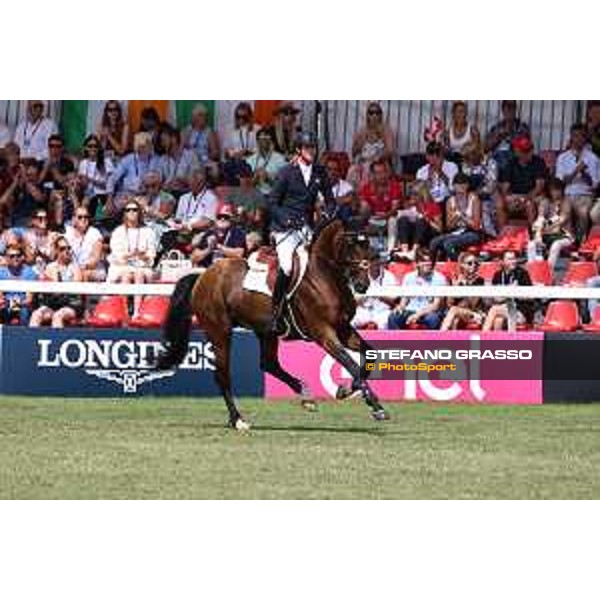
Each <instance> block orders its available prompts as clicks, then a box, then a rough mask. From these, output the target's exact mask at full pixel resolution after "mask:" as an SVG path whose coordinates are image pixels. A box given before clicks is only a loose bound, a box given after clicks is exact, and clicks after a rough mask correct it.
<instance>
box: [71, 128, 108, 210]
mask: <svg viewBox="0 0 600 600" xmlns="http://www.w3.org/2000/svg"><path fill="white" fill-rule="evenodd" d="M83 147H84V150H83V160H82V161H81V162H80V163H79V169H78V174H79V178H80V179H81V182H82V184H83V185H84V187H85V194H84V195H85V198H86V199H87V200H88V201H91V200H93V199H97V198H98V196H100V198H101V199H102V200H103V201H104V200H106V195H107V187H108V180H109V179H110V176H111V175H112V173H113V171H114V170H115V167H114V165H113V162H112V161H111V160H110V158H107V157H105V156H104V148H102V143H101V142H100V138H99V137H98V136H97V135H95V134H92V135H88V136H87V138H85V141H84V143H83ZM91 204H92V203H90V205H91ZM93 213H94V211H93V209H92V214H93Z"/></svg>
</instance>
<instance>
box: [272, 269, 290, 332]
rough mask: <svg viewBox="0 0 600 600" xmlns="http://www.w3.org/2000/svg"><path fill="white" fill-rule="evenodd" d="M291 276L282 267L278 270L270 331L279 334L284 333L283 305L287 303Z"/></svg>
mask: <svg viewBox="0 0 600 600" xmlns="http://www.w3.org/2000/svg"><path fill="white" fill-rule="evenodd" d="M289 281H290V277H288V276H287V275H286V274H285V273H284V272H283V271H282V270H281V269H278V270H277V279H276V280H275V289H274V290H273V298H272V306H273V313H272V317H271V323H270V325H269V332H270V333H274V334H277V335H281V334H282V333H283V328H284V323H283V322H282V321H283V319H282V314H283V307H284V305H285V293H286V291H287V288H288V283H289Z"/></svg>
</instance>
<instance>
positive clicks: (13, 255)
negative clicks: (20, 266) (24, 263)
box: [6, 252, 23, 258]
mask: <svg viewBox="0 0 600 600" xmlns="http://www.w3.org/2000/svg"><path fill="white" fill-rule="evenodd" d="M22 256H23V255H22V254H21V253H20V252H19V253H18V254H7V255H6V258H21V257H22Z"/></svg>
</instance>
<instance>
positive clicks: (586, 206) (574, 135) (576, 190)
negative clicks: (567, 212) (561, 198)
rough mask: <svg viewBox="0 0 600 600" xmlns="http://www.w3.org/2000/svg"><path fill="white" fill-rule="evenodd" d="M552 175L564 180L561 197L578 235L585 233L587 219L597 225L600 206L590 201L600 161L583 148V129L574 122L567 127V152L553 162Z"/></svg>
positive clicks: (588, 149) (585, 141)
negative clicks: (554, 165)
mask: <svg viewBox="0 0 600 600" xmlns="http://www.w3.org/2000/svg"><path fill="white" fill-rule="evenodd" d="M556 176H557V177H558V178H559V179H562V181H564V183H565V185H566V187H565V196H566V197H567V200H568V201H569V202H570V204H571V208H572V210H573V212H574V214H575V217H576V219H577V223H578V228H579V230H580V233H583V234H585V233H586V232H587V229H588V226H589V220H590V217H591V218H592V221H593V222H594V223H597V222H600V205H599V204H598V203H596V204H595V205H594V206H593V208H592V205H593V204H594V198H595V197H596V192H597V188H598V184H599V183H600V159H599V158H598V157H597V156H596V155H595V154H594V153H593V152H592V150H591V149H590V148H589V146H588V145H587V137H586V127H585V125H584V124H583V123H576V124H575V125H573V126H572V127H571V141H570V144H569V149H568V150H566V151H565V152H563V153H562V154H560V155H559V157H558V160H557V161H556Z"/></svg>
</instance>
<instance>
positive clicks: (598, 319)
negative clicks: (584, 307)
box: [582, 305, 600, 333]
mask: <svg viewBox="0 0 600 600" xmlns="http://www.w3.org/2000/svg"><path fill="white" fill-rule="evenodd" d="M582 329H583V330H584V331H587V332H588V333H600V305H599V306H596V308H595V309H594V312H593V313H592V320H591V321H590V322H589V323H588V324H587V325H584V326H583V327H582Z"/></svg>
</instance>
